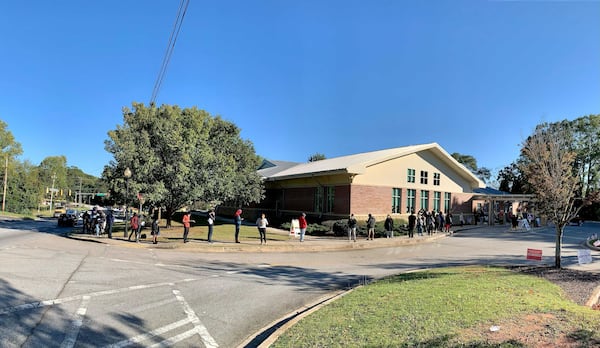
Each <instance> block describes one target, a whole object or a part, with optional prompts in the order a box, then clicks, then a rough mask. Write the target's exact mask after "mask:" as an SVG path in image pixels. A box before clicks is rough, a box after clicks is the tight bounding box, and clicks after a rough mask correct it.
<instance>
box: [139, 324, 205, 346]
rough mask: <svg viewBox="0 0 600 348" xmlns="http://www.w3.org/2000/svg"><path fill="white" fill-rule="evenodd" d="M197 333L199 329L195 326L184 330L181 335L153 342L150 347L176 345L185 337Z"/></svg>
mask: <svg viewBox="0 0 600 348" xmlns="http://www.w3.org/2000/svg"><path fill="white" fill-rule="evenodd" d="M197 333H198V331H197V330H196V328H193V329H191V330H188V331H186V332H182V333H180V334H179V335H176V336H173V337H171V338H167V339H166V340H164V341H161V342H158V343H156V344H153V345H151V346H150V348H162V347H170V346H172V345H174V344H175V343H177V342H180V341H183V340H185V339H188V338H190V337H192V336H194V335H196V334H197ZM207 347H208V346H207Z"/></svg>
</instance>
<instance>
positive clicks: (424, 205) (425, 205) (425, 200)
mask: <svg viewBox="0 0 600 348" xmlns="http://www.w3.org/2000/svg"><path fill="white" fill-rule="evenodd" d="M421 209H423V210H425V211H428V210H429V191H427V190H421Z"/></svg>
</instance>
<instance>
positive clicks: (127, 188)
mask: <svg viewBox="0 0 600 348" xmlns="http://www.w3.org/2000/svg"><path fill="white" fill-rule="evenodd" d="M123 176H124V177H125V238H127V209H128V208H127V203H128V201H129V178H131V169H129V167H127V168H125V172H124V173H123Z"/></svg>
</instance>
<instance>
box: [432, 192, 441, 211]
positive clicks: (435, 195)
mask: <svg viewBox="0 0 600 348" xmlns="http://www.w3.org/2000/svg"><path fill="white" fill-rule="evenodd" d="M441 198H442V194H441V192H438V191H435V192H433V210H435V211H440V200H441Z"/></svg>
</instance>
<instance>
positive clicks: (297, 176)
mask: <svg viewBox="0 0 600 348" xmlns="http://www.w3.org/2000/svg"><path fill="white" fill-rule="evenodd" d="M333 174H349V175H353V174H360V173H353V172H350V171H347V170H346V169H334V170H327V171H322V172H316V173H302V174H292V175H284V176H277V177H268V178H266V179H265V181H280V180H290V179H302V178H312V177H315V176H325V175H333Z"/></svg>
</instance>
